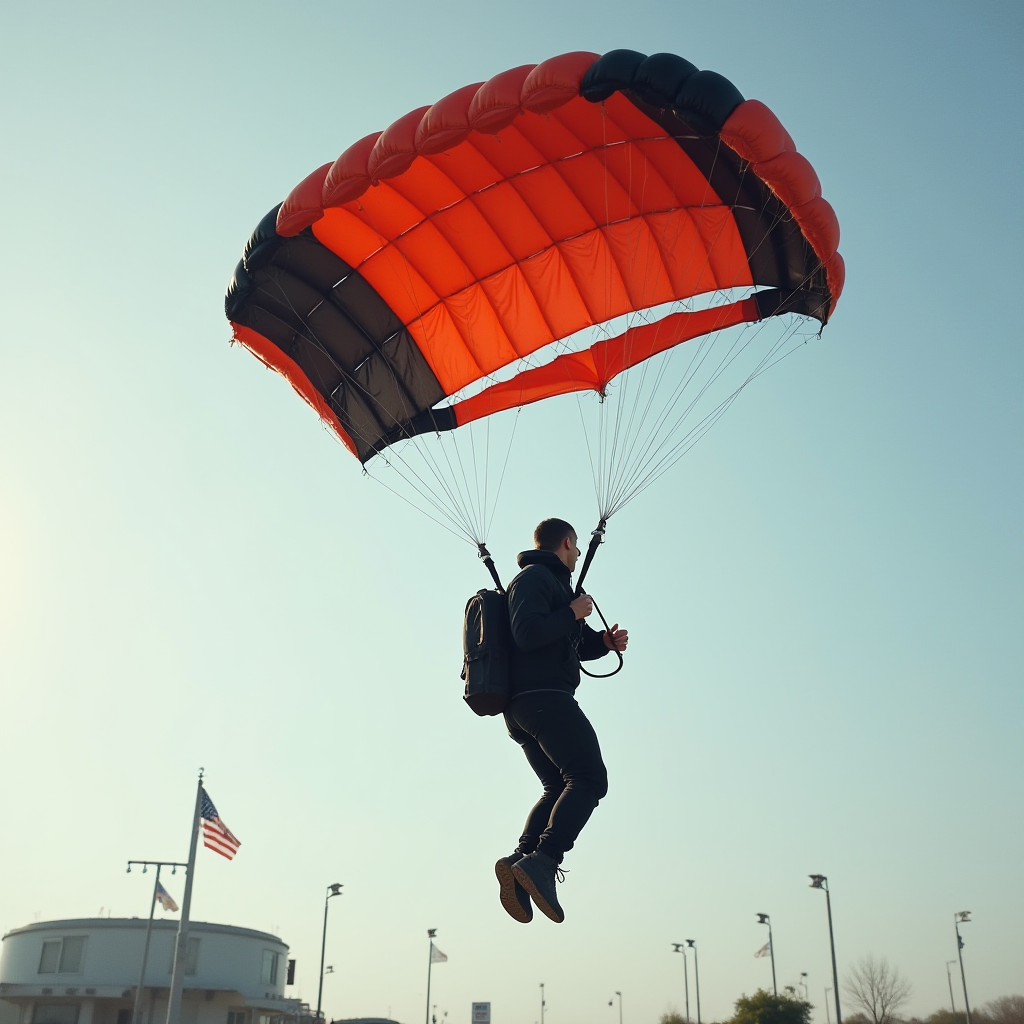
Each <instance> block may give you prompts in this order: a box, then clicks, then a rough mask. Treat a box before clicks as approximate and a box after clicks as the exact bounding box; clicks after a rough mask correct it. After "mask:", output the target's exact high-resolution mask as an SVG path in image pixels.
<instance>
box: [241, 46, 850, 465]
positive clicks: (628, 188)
mask: <svg viewBox="0 0 1024 1024" xmlns="http://www.w3.org/2000/svg"><path fill="white" fill-rule="evenodd" d="M838 244H839V225H838V222H837V220H836V217H835V214H834V213H833V211H832V208H831V207H830V206H829V204H828V203H827V202H826V201H825V200H824V199H823V198H822V197H821V188H820V185H819V182H818V178H817V175H816V174H815V173H814V169H813V168H812V167H811V165H810V163H808V161H807V160H806V159H805V158H804V157H803V156H801V155H800V154H799V153H798V152H797V151H796V147H795V145H794V144H793V140H792V139H791V138H790V136H789V134H788V133H787V132H786V130H785V128H783V126H782V125H781V124H780V123H779V120H778V119H777V118H776V117H775V115H774V114H772V112H771V111H770V110H769V109H768V108H767V107H766V106H765V105H764V104H763V103H760V102H758V101H757V100H744V99H743V97H742V95H740V93H739V91H738V90H737V89H736V87H735V86H734V85H733V84H732V83H731V82H729V81H728V80H727V79H725V78H723V77H722V76H721V75H718V74H716V73H715V72H713V71H699V70H697V68H695V67H694V65H692V64H690V63H689V62H688V61H685V60H683V59H682V58H681V57H677V56H675V55H674V54H669V53H658V54H653V55H652V56H644V55H643V54H640V53H635V52H633V51H631V50H614V51H612V52H610V53H606V54H605V55H604V56H601V57H599V56H598V55H597V54H593V53H567V54H562V55H561V56H558V57H553V58H552V59H550V60H547V61H544V63H542V64H538V65H526V66H524V67H518V68H512V69H511V70H509V71H505V72H502V73H501V74H499V75H496V76H495V77H494V78H491V79H490V80H489V81H487V82H484V83H482V84H474V85H469V86H466V87H464V88H462V89H458V90H457V91H455V92H453V93H451V94H450V95H448V96H446V97H444V98H443V99H440V100H438V101H437V102H436V103H434V104H433V105H431V106H427V107H421V108H419V109H417V110H413V111H411V112H410V113H408V114H406V115H405V116H404V117H401V118H399V119H398V120H397V121H395V122H394V123H393V124H392V125H390V126H389V127H388V128H387V129H385V130H384V131H383V132H377V133H374V134H373V135H369V136H367V137H366V138H364V139H361V140H360V141H358V142H356V143H354V144H353V145H351V146H349V148H348V149H346V150H345V152H343V153H342V154H341V155H340V156H339V157H338V158H337V160H335V161H334V162H333V163H328V164H324V166H322V167H320V168H318V169H317V170H316V171H314V172H313V173H312V174H310V175H309V176H308V177H307V178H306V179H305V180H303V181H302V182H300V183H299V184H298V185H297V186H296V187H295V189H294V190H293V191H292V193H291V194H290V195H289V196H288V197H287V199H286V200H285V201H284V202H283V203H282V204H281V205H280V206H278V207H276V208H275V209H274V210H272V211H271V212H270V213H269V214H267V216H266V217H264V218H263V220H262V221H261V222H260V223H259V225H258V226H257V228H256V230H255V231H254V232H253V235H252V237H251V238H250V240H249V242H248V244H247V245H246V247H245V252H244V255H243V258H242V261H241V263H239V265H238V267H237V269H236V271H235V274H234V278H233V280H232V281H231V284H230V286H229V288H228V292H227V296H226V299H225V309H226V312H227V316H228V319H229V320H230V321H231V324H232V328H233V331H234V337H235V339H237V340H238V341H239V342H240V343H242V344H243V345H245V346H246V347H247V348H249V349H250V350H251V351H252V352H253V353H254V354H256V355H257V356H258V357H259V358H260V359H261V360H263V361H264V362H265V363H267V364H268V365H269V366H271V367H273V368H274V369H276V370H278V371H279V372H280V373H282V374H283V375H284V376H285V377H286V378H287V379H288V380H289V381H290V382H291V384H292V386H293V387H294V388H295V389H296V390H297V391H298V392H299V393H300V394H301V395H302V396H303V398H305V399H306V401H308V402H309V403H310V404H311V405H312V406H313V407H314V409H316V411H317V412H318V413H319V414H320V416H321V417H322V418H323V419H324V420H325V421H326V422H327V423H328V424H329V425H330V426H331V428H332V429H333V430H334V431H335V432H336V433H337V435H338V436H339V437H340V438H341V440H342V441H343V442H344V443H345V444H346V446H347V447H348V448H349V449H350V450H351V451H352V452H353V453H354V454H356V455H357V456H358V457H359V459H360V460H361V461H363V462H366V461H367V460H368V459H370V458H371V457H372V456H373V455H374V454H375V453H377V452H379V451H381V450H382V449H383V448H385V447H386V446H387V445H389V444H392V443H394V442H396V441H398V440H401V439H403V438H407V437H412V436H414V435H416V434H419V433H423V432H427V431H437V430H448V429H452V428H454V427H457V426H459V425H460V424H463V423H468V422H470V421H471V420H473V419H476V418H478V417H481V416H486V415H488V414H489V413H493V412H496V411H498V410H500V409H506V408H510V407H514V406H517V405H522V404H525V403H527V402H532V401H537V400H540V399H543V398H547V397H550V396H553V395H558V394H563V393H567V392H571V391H579V390H584V389H593V390H596V391H598V392H601V393H603V392H604V389H605V387H606V386H607V384H608V383H609V381H610V380H611V379H612V378H613V377H615V375H616V374H618V373H621V372H622V371H623V370H624V369H626V368H627V367H629V366H632V365H635V364H636V363H638V362H640V361H642V360H644V359H647V358H649V357H650V356H652V355H653V354H654V353H656V352H661V351H664V350H665V349H667V348H669V347H671V346H673V345H677V344H679V343H680V342H683V341H686V340H687V339H689V338H695V337H699V336H703V335H706V334H708V333H709V332H712V331H716V330H719V329H721V328H724V327H728V326H731V325H735V324H741V323H747V322H754V321H758V320H761V319H764V318H766V317H770V316H776V315H780V314H783V313H799V314H803V315H805V316H810V317H814V318H817V319H818V320H819V321H820V322H821V323H822V324H825V323H826V322H827V320H828V318H829V316H830V314H831V312H832V310H833V309H834V308H835V303H836V300H837V299H838V298H839V294H840V292H841V291H842V287H843V261H842V257H841V256H840V255H839V253H838V251H837V248H838ZM744 286H748V287H749V286H754V287H756V288H758V289H760V290H758V291H755V292H754V294H753V295H752V296H751V297H749V298H746V299H743V300H741V301H736V302H731V303H728V304H725V305H716V306H712V308H710V309H703V310H698V311H696V312H676V313H672V314H671V315H669V316H666V317H664V318H663V319H661V320H658V321H656V322H654V323H649V324H644V325H642V326H638V327H637V326H635V327H632V328H630V329H629V330H627V331H626V332H625V333H623V334H622V335H620V336H619V337H616V338H606V339H604V340H601V341H598V342H597V343H595V344H594V345H592V346H591V347H590V348H589V349H587V350H585V351H582V352H572V353H566V354H563V355H560V356H558V357H557V358H554V359H553V360H551V361H550V362H548V363H546V364H544V365H541V366H533V367H529V368H526V369H523V370H522V372H521V373H518V374H516V375H515V376H513V377H512V378H511V379H510V380H505V381H502V382H500V383H495V384H493V385H492V386H490V387H486V388H484V389H483V390H481V391H479V392H478V393H475V394H472V395H471V396H469V397H465V398H464V399H463V400H462V401H455V402H454V403H451V404H447V405H442V404H441V403H443V402H444V400H445V399H446V398H450V397H451V396H454V395H457V394H458V393H459V392H460V391H462V390H463V389H465V388H467V386H468V385H471V384H473V383H474V382H480V381H483V380H485V379H486V378H488V377H489V376H490V375H492V374H494V373H495V372H496V371H498V370H500V369H501V368H503V367H508V366H510V365H512V364H514V363H516V362H517V361H519V360H521V359H523V358H524V357H526V356H529V355H530V353H533V352H536V351H537V350H538V349H541V348H543V347H544V346H547V345H550V344H551V343H552V342H554V341H557V340H560V339H563V338H567V337H568V336H569V335H571V334H574V333H575V332H577V331H580V330H581V329H583V328H586V327H590V326H593V325H596V324H603V323H605V322H606V321H609V320H611V319H613V318H614V317H617V316H621V315H622V314H625V313H630V312H633V311H639V310H646V309H649V308H651V307H655V306H658V305H660V304H663V303H667V302H672V301H673V300H680V299H686V298H689V297H693V296H699V295H705V294H709V293H715V292H718V291H725V290H728V289H735V288H742V287H744Z"/></svg>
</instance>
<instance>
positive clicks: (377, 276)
mask: <svg viewBox="0 0 1024 1024" xmlns="http://www.w3.org/2000/svg"><path fill="white" fill-rule="evenodd" d="M359 273H360V274H362V275H363V277H365V278H366V280H367V281H369V282H370V284H371V285H372V286H373V287H374V288H375V289H376V291H377V294H378V295H381V296H384V297H385V301H386V302H387V304H388V305H389V306H390V307H391V308H392V310H393V311H394V313H395V316H397V317H398V319H399V320H401V321H402V323H404V324H406V325H409V324H411V323H412V321H413V320H415V319H417V317H421V316H423V314H424V313H426V312H427V311H428V310H430V309H433V307H434V306H436V305H437V304H438V302H439V301H440V296H438V294H437V292H435V291H434V290H433V289H432V288H431V287H430V285H429V284H427V282H426V281H424V280H423V278H422V277H421V276H420V275H419V273H418V272H417V271H416V268H415V267H414V266H412V264H411V263H410V262H409V261H408V260H407V259H405V258H404V257H403V256H402V254H401V253H400V252H399V251H398V250H397V249H395V247H394V246H393V245H389V246H388V247H387V248H386V249H381V251H380V252H378V253H375V254H374V255H373V256H371V257H370V258H369V259H368V260H367V261H366V262H365V263H363V264H362V265H361V266H360V267H359Z"/></svg>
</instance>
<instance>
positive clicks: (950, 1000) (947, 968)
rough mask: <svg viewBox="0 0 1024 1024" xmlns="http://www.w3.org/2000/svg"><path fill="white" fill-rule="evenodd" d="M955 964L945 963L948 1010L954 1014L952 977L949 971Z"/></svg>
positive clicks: (953, 961)
mask: <svg viewBox="0 0 1024 1024" xmlns="http://www.w3.org/2000/svg"><path fill="white" fill-rule="evenodd" d="M955 963H956V961H955V960H947V961H946V982H947V983H948V985H949V1008H950V1009H951V1010H952V1011H953V1012H954V1013H956V1003H955V1002H954V1001H953V975H952V974H950V972H949V969H950V967H952V966H953V964H955Z"/></svg>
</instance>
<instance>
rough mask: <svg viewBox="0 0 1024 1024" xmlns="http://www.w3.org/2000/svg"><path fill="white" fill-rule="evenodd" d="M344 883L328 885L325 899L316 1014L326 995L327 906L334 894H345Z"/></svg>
mask: <svg viewBox="0 0 1024 1024" xmlns="http://www.w3.org/2000/svg"><path fill="white" fill-rule="evenodd" d="M342 888H343V887H342V885H341V883H340V882H335V883H334V884H333V885H329V886H327V898H326V899H325V900H324V931H323V937H322V938H321V939H320V986H319V988H317V990H316V1015H317V1017H319V1016H320V1006H321V1004H322V1001H323V997H324V960H325V958H326V956H327V908H328V907H329V906H330V903H331V897H332V896H343V895H344V893H343V892H342V891H341V890H342Z"/></svg>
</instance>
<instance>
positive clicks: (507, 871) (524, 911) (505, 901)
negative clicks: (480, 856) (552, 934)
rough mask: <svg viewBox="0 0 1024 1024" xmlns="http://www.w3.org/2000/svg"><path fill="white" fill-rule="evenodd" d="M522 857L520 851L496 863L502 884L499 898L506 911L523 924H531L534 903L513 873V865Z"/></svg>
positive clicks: (499, 880) (495, 872)
mask: <svg viewBox="0 0 1024 1024" xmlns="http://www.w3.org/2000/svg"><path fill="white" fill-rule="evenodd" d="M521 857H522V854H520V853H513V854H512V855H511V856H510V857H501V858H500V859H499V860H498V863H497V864H495V865H494V874H495V877H497V879H498V885H499V886H500V889H499V891H498V898H499V899H500V900H501V905H502V906H503V907H504V908H505V912H506V913H507V914H508V915H509V917H514V918H515V919H516V920H517V921H519V922H521V923H522V924H529V923H530V922H531V921H532V920H533V904H532V903H531V902H530V896H529V894H528V893H527V891H526V890H525V889H524V888H523V887H522V886H521V885H520V884H519V883H518V882H517V881H516V876H515V875H514V874H513V873H512V865H513V864H515V863H516V862H517V861H518V860H520V858H521Z"/></svg>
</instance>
